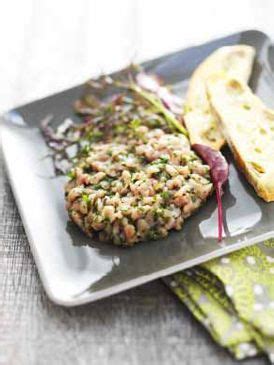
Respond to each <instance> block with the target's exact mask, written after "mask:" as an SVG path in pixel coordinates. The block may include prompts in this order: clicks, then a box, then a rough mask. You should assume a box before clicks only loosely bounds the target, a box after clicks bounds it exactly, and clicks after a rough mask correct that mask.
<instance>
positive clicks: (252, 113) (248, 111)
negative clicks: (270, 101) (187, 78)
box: [207, 76, 274, 202]
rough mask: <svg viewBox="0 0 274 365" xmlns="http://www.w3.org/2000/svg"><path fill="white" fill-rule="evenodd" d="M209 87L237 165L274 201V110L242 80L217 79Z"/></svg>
mask: <svg viewBox="0 0 274 365" xmlns="http://www.w3.org/2000/svg"><path fill="white" fill-rule="evenodd" d="M207 88H208V96H209V98H210V102H211V105H212V108H213V109H214V111H215V113H216V114H217V115H218V117H219V118H220V121H221V123H222V126H223V132H224V135H225V138H226V140H227V142H228V144H229V146H230V148H231V151H232V153H233V155H234V158H235V160H236V162H237V163H238V165H239V167H240V168H241V169H242V171H243V173H244V174H245V176H246V178H247V180H248V181H249V183H250V184H251V185H252V186H253V187H254V189H255V191H256V192H257V194H258V195H259V196H260V197H261V198H263V199H264V200H265V201H267V202H269V201H274V111H273V110H271V109H269V108H267V107H266V106H265V105H264V103H263V102H262V101H261V100H260V99H259V98H258V97H257V96H256V95H254V94H253V93H252V91H251V90H250V88H249V87H248V86H247V85H246V84H245V83H244V82H242V81H239V80H235V79H230V78H227V77H224V76H214V77H212V78H210V79H209V80H208V82H207Z"/></svg>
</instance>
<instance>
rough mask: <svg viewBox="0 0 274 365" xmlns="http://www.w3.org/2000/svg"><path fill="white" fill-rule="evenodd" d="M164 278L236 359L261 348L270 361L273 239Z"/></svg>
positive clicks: (273, 305) (273, 313)
mask: <svg viewBox="0 0 274 365" xmlns="http://www.w3.org/2000/svg"><path fill="white" fill-rule="evenodd" d="M164 280H165V282H166V283H167V284H168V286H169V287H170V288H171V289H172V291H173V292H174V293H175V294H176V295H177V296H178V297H179V299H180V300H181V301H182V302H183V303H184V304H185V305H186V306H187V307H188V308H189V310H190V311H191V312H192V313H193V315H194V316H195V317H196V318H197V319H198V320H199V321H200V322H201V323H202V324H203V325H204V326H205V327H206V328H207V330H208V331H209V332H210V334H211V336H212V337H213V339H214V340H215V341H216V342H217V343H219V344H220V345H221V346H223V347H225V348H227V349H228V350H229V351H230V352H231V353H232V354H233V355H234V356H235V358H236V359H243V358H246V357H251V356H255V355H258V354H260V353H265V354H267V356H268V357H269V359H270V361H271V362H273V363H274V240H268V241H265V242H263V243H261V244H259V245H257V246H251V247H247V248H244V249H242V250H240V251H237V252H234V253H232V254H229V255H227V256H224V257H221V258H217V259H214V260H211V261H208V262H206V263H203V264H201V265H199V266H196V267H193V268H191V269H187V270H185V271H183V272H180V273H177V274H175V275H172V276H170V277H168V278H165V279H164Z"/></svg>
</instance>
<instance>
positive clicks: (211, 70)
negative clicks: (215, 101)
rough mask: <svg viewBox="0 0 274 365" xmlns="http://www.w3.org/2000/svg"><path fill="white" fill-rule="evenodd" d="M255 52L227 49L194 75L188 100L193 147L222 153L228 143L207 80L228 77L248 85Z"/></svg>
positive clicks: (187, 118)
mask: <svg viewBox="0 0 274 365" xmlns="http://www.w3.org/2000/svg"><path fill="white" fill-rule="evenodd" d="M254 56H255V50H254V48H253V47H250V46H246V45H236V46H227V47H222V48H219V49H218V50H217V51H215V52H214V53H212V54H211V55H210V56H209V57H208V58H206V60H205V61H204V62H203V63H201V64H200V66H198V68H197V69H196V70H195V71H194V73H193V75H192V77H191V79H190V84H189V89H188V92H187V96H186V107H185V116H184V118H185V124H186V127H187V129H188V132H189V136H190V141H191V144H194V143H202V144H206V145H208V146H211V147H212V148H215V149H217V150H218V149H220V148H221V147H222V146H223V145H224V143H225V139H224V137H223V135H222V132H221V129H220V126H219V120H218V117H217V116H216V115H215V113H214V111H213V110H212V109H211V106H210V103H209V100H208V96H207V91H206V80H207V79H208V78H209V77H211V76H212V75H214V74H216V73H217V74H219V73H225V74H228V75H229V77H231V78H237V79H239V80H242V81H243V82H245V83H247V82H248V80H249V77H250V74H251V71H252V65H253V60H254Z"/></svg>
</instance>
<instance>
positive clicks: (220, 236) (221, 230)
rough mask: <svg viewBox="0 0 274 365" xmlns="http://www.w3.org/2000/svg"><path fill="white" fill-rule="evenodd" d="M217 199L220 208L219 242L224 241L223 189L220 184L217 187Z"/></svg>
mask: <svg viewBox="0 0 274 365" xmlns="http://www.w3.org/2000/svg"><path fill="white" fill-rule="evenodd" d="M216 198H217V206H218V242H221V241H222V239H223V208H222V199H221V187H220V185H219V184H217V186H216Z"/></svg>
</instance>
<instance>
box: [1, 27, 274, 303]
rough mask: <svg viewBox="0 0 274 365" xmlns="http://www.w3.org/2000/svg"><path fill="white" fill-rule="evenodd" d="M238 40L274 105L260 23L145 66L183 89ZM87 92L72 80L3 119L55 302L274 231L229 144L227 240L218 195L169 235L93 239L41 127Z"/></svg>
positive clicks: (156, 273) (267, 209) (96, 295)
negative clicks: (77, 215) (123, 243)
mask: <svg viewBox="0 0 274 365" xmlns="http://www.w3.org/2000/svg"><path fill="white" fill-rule="evenodd" d="M239 43H243V44H249V45H252V46H254V47H255V48H256V50H257V59H256V63H255V67H254V71H253V76H252V80H251V87H252V88H253V90H254V91H256V93H257V94H258V95H259V96H261V97H262V98H263V99H264V100H265V101H266V103H268V105H270V106H274V81H273V80H274V79H273V76H272V67H273V64H272V63H271V59H272V62H274V57H273V58H271V54H273V48H272V47H271V42H270V40H269V38H268V37H267V36H266V35H265V34H263V33H261V32H259V31H246V32H242V33H237V34H234V35H231V36H229V37H225V38H222V39H218V40H215V41H213V42H210V43H206V44H204V45H201V46H198V47H193V48H189V49H186V50H182V51H179V52H176V53H173V54H170V55H167V56H164V57H160V58H158V59H155V60H152V61H149V62H146V63H144V66H145V68H146V69H147V70H149V71H151V72H154V73H157V74H159V75H160V76H161V77H162V78H163V79H164V80H165V81H166V82H167V83H169V84H172V85H173V87H174V90H176V92H178V93H179V94H180V95H183V94H184V92H185V90H186V87H187V83H188V79H189V77H190V75H191V73H192V71H193V70H194V69H195V67H196V66H197V65H198V64H199V63H200V62H201V61H202V60H203V59H204V58H205V57H206V56H208V55H209V54H210V53H211V52H212V51H214V50H215V49H216V48H219V47H221V46H224V45H231V44H239ZM82 92H83V86H78V87H75V88H72V89H70V90H67V91H64V92H61V93H59V94H56V95H53V96H51V97H48V98H45V99H43V100H39V101H36V102H33V103H31V104H28V105H25V106H22V107H19V108H17V109H15V110H13V111H10V112H9V113H7V114H6V115H5V116H4V117H3V120H2V128H1V129H2V146H3V152H4V156H5V161H6V166H7V171H8V175H9V178H10V182H11V185H12V189H13V192H14V195H15V198H16V201H17V204H18V208H19V211H20V214H21V217H22V220H23V222H24V226H25V229H26V233H27V235H28V238H29V241H30V245H31V249H32V252H33V255H34V258H35V261H36V264H37V267H38V270H39V273H40V276H41V279H42V282H43V284H44V286H45V289H46V291H47V293H48V295H49V297H50V298H51V299H52V300H53V301H54V302H56V303H58V304H61V305H66V306H73V305H78V304H82V303H86V302H90V301H94V300H97V299H100V298H103V297H106V296H109V295H112V294H115V293H117V292H120V291H122V290H126V289H128V288H131V287H133V286H136V285H141V284H143V283H145V282H148V281H150V280H154V279H156V278H159V277H162V276H165V275H169V274H172V273H174V272H176V271H179V270H182V269H185V268H188V267H190V266H193V265H196V264H198V263H201V262H203V261H206V260H209V259H211V258H214V257H217V256H221V255H224V254H226V253H228V252H232V251H234V250H238V249H240V248H242V247H244V246H248V245H252V244H254V243H257V242H260V241H262V240H264V239H267V238H270V237H274V227H273V223H272V221H273V217H274V204H273V203H265V202H264V201H262V200H261V199H259V198H258V197H257V196H256V194H255V193H254V191H253V189H252V188H251V187H250V186H249V185H248V184H247V182H246V181H245V179H244V178H243V177H242V176H241V174H240V173H239V172H238V171H237V170H236V168H235V166H234V163H233V161H232V158H231V157H230V155H229V153H228V152H227V157H228V159H229V160H230V162H231V166H230V178H229V184H228V185H227V186H226V188H225V194H224V199H223V201H224V212H225V232H226V238H225V239H224V242H223V243H222V244H221V245H220V244H218V243H217V239H216V238H217V212H216V203H215V197H214V196H213V197H212V198H211V199H210V200H209V201H208V202H207V204H205V206H204V207H203V208H202V209H201V210H199V211H198V212H197V214H195V215H194V216H193V217H191V218H190V219H189V220H188V221H187V222H186V224H185V226H184V227H183V229H182V230H181V231H180V232H173V233H171V234H170V235H169V236H168V238H166V239H164V240H159V241H154V242H146V243H142V244H138V245H137V246H136V247H133V248H130V249H123V248H120V247H115V246H111V245H108V244H95V243H91V242H89V239H88V238H87V237H85V236H84V234H82V233H81V232H80V231H79V230H78V229H77V227H75V226H74V225H73V224H71V223H69V222H68V218H67V214H66V211H65V209H64V200H63V183H64V178H60V177H58V178H53V168H52V163H51V161H50V160H49V159H45V158H43V157H44V156H45V155H46V154H47V152H48V151H47V147H46V145H45V143H44V141H43V138H42V136H41V134H40V132H39V129H38V125H39V123H40V121H41V120H42V119H43V118H45V117H46V116H48V115H53V117H54V121H55V123H58V122H61V121H62V120H63V119H64V118H66V117H70V118H72V119H74V118H75V116H74V115H73V110H72V103H73V101H74V100H75V99H76V98H77V97H79V95H80V94H81V93H82ZM88 243H91V246H87V244H88Z"/></svg>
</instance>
